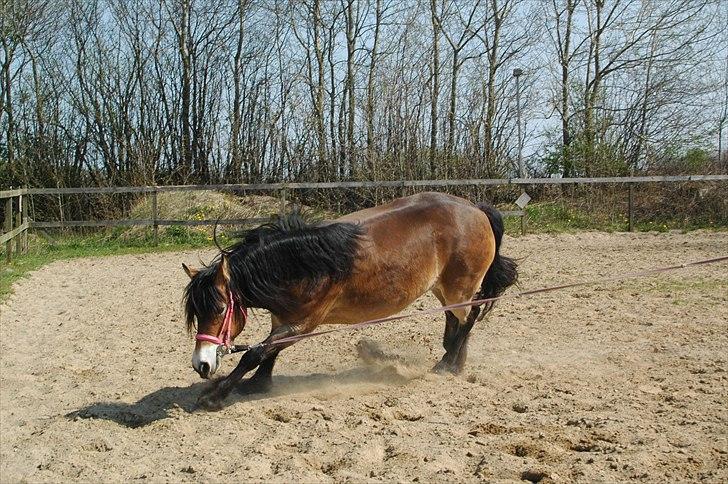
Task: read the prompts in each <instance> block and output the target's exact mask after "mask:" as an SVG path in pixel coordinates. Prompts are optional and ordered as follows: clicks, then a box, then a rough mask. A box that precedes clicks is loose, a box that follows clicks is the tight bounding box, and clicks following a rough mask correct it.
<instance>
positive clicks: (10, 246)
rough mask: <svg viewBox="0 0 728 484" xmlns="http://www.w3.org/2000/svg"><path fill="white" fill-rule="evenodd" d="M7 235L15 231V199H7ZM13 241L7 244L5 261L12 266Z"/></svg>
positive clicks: (4, 228)
mask: <svg viewBox="0 0 728 484" xmlns="http://www.w3.org/2000/svg"><path fill="white" fill-rule="evenodd" d="M3 230H4V231H5V233H8V232H10V231H11V230H13V197H8V198H6V199H5V225H4V227H3ZM12 252H13V241H12V240H8V241H7V242H5V261H6V262H7V263H8V264H10V261H11V260H12V258H13V254H12Z"/></svg>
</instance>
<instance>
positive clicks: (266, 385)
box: [236, 378, 273, 395]
mask: <svg viewBox="0 0 728 484" xmlns="http://www.w3.org/2000/svg"><path fill="white" fill-rule="evenodd" d="M272 386H273V382H272V381H271V380H270V379H267V380H256V379H254V378H251V379H250V380H245V381H243V382H241V383H240V384H239V385H238V387H237V388H236V390H237V392H238V393H239V394H241V395H252V394H254V393H268V392H269V391H270V389H271V387H272Z"/></svg>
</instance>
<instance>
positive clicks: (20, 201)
mask: <svg viewBox="0 0 728 484" xmlns="http://www.w3.org/2000/svg"><path fill="white" fill-rule="evenodd" d="M22 206H23V196H22V195H20V196H18V211H17V212H16V214H15V226H16V227H20V226H21V225H23V219H22V217H23V214H22V212H21V210H22ZM22 235H23V234H18V235H16V236H15V253H16V254H21V251H22V249H23V246H22V238H23V237H22Z"/></svg>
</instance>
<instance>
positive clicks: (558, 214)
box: [505, 202, 727, 235]
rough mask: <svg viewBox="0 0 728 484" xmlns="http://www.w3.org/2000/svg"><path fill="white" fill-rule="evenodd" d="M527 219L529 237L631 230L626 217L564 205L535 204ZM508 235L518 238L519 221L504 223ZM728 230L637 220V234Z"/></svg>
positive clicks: (675, 221)
mask: <svg viewBox="0 0 728 484" xmlns="http://www.w3.org/2000/svg"><path fill="white" fill-rule="evenodd" d="M526 214H527V216H528V218H527V222H526V233H563V232H567V233H568V232H578V231H584V230H597V231H601V232H620V231H626V230H627V228H628V220H627V217H626V216H625V215H615V214H609V213H592V212H587V211H585V210H581V209H578V208H575V207H570V206H568V205H566V204H565V203H562V202H544V203H533V204H531V205H528V206H527V207H526ZM505 226H506V233H507V234H510V235H518V234H520V233H521V221H520V219H519V217H507V218H506V219H505ZM726 228H727V227H725V226H721V225H717V224H715V223H713V222H712V221H703V220H692V221H687V222H686V221H683V220H678V219H655V220H635V221H634V230H635V232H667V231H670V230H686V231H687V230H696V229H708V230H725V229H726Z"/></svg>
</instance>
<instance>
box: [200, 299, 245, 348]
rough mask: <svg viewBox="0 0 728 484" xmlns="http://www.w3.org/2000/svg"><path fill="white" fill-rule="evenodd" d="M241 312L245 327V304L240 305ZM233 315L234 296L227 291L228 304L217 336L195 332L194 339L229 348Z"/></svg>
mask: <svg viewBox="0 0 728 484" xmlns="http://www.w3.org/2000/svg"><path fill="white" fill-rule="evenodd" d="M241 308H242V313H243V328H245V323H247V322H248V309H247V308H246V307H245V306H242V305H241ZM234 315H235V298H234V297H233V293H232V291H228V305H227V308H226V309H225V317H224V319H223V321H222V327H221V328H220V332H219V333H218V335H217V336H213V335H211V334H204V333H197V335H196V336H195V339H196V340H197V341H207V342H209V343H214V344H216V345H218V346H220V345H222V346H224V347H226V348H229V347H230V346H231V345H232V339H231V338H230V333H231V332H232V325H233V324H232V323H233V317H234Z"/></svg>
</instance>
